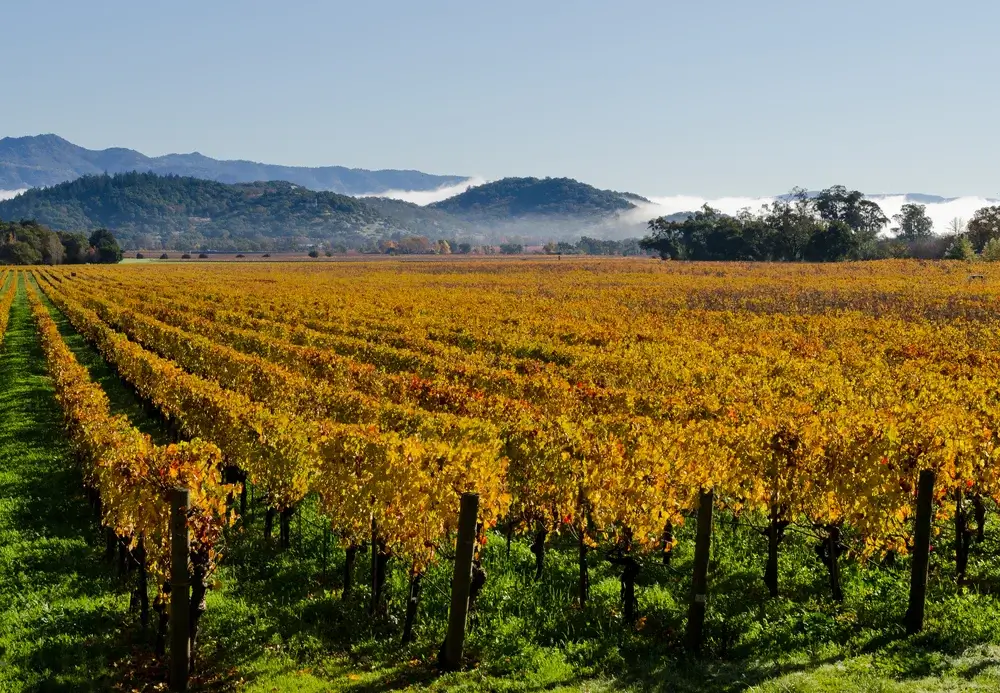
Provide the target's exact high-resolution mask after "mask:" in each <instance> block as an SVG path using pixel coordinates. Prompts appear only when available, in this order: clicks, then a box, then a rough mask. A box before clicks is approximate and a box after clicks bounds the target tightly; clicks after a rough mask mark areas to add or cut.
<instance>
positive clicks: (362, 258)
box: [122, 250, 654, 264]
mask: <svg viewBox="0 0 1000 693" xmlns="http://www.w3.org/2000/svg"><path fill="white" fill-rule="evenodd" d="M139 252H140V253H142V254H143V255H144V256H145V257H144V258H143V259H141V260H136V259H135V252H134V251H128V252H127V253H125V259H124V260H122V262H123V263H125V264H135V263H145V262H314V263H318V262H384V261H387V260H394V261H399V260H405V261H408V262H462V261H466V262H468V261H477V260H478V261H483V260H490V261H504V260H527V259H531V260H545V259H549V260H557V259H559V258H558V256H555V255H545V254H542V253H522V254H520V255H488V256H487V255H460V254H458V253H453V254H451V255H430V254H428V255H418V254H413V255H386V254H379V255H369V254H362V253H335V254H333V255H332V256H330V257H327V256H325V255H320V256H319V257H318V258H312V257H309V255H308V254H307V253H298V252H297V253H277V252H275V253H270V256H269V257H264V253H243V257H237V255H239V253H206V254H207V255H208V257H207V258H199V257H198V253H190V255H191V257H190V258H186V259H184V258H182V257H181V255H183V254H184V253H182V252H172V251H166V252H167V255H168V256H169V257H168V258H167V259H166V260H161V259H160V255H162V254H163V252H164V251H162V250H159V251H155V250H151V251H144V250H141V251H139ZM574 257H575V258H576V259H578V260H579V259H583V258H581V257H580V256H570V255H565V256H563V257H562V260H563V261H569V260H571V259H573V258H574ZM601 259H603V260H626V259H629V260H633V261H634V260H636V258H624V257H607V258H601ZM640 259H641V260H645V261H649V260H652V259H654V258H640Z"/></svg>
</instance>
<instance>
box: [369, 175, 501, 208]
mask: <svg viewBox="0 0 1000 693" xmlns="http://www.w3.org/2000/svg"><path fill="white" fill-rule="evenodd" d="M486 182H487V180H486V179H485V178H477V177H473V178H468V179H466V180H464V181H462V182H461V183H456V184H455V185H443V186H441V187H440V188H434V189H433V190H386V191H385V192H380V193H366V194H364V195H355V196H354V197H388V198H389V199H392V200H402V201H403V202H412V203H413V204H415V205H420V206H421V207H424V206H426V205H430V204H434V203H435V202H440V201H441V200H447V199H448V198H449V197H454V196H455V195H461V194H462V193H464V192H465V191H466V190H468V189H469V188H471V187H475V186H477V185H482V184H483V183H486Z"/></svg>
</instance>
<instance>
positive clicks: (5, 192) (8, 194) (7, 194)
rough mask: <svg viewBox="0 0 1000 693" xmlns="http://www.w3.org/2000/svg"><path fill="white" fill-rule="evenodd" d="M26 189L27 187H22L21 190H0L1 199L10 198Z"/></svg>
mask: <svg viewBox="0 0 1000 693" xmlns="http://www.w3.org/2000/svg"><path fill="white" fill-rule="evenodd" d="M26 190H27V188H21V189H20V190H0V200H9V199H11V198H14V197H17V196H18V195H20V194H21V193H23V192H24V191H26Z"/></svg>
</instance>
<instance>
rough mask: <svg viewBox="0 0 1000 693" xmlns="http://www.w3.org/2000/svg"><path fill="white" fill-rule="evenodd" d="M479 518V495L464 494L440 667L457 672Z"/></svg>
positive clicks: (467, 608)
mask: <svg viewBox="0 0 1000 693" xmlns="http://www.w3.org/2000/svg"><path fill="white" fill-rule="evenodd" d="M478 516H479V495H478V494H475V493H463V494H462V504H461V509H460V511H459V515H458V542H457V544H456V549H455V573H454V576H453V577H452V581H451V609H450V610H449V612H448V634H447V635H446V636H445V639H444V646H443V647H442V648H441V655H442V656H441V666H442V667H443V668H445V669H458V667H459V666H460V665H461V664H462V648H463V647H464V646H465V624H466V619H467V617H468V615H469V593H470V592H471V590H472V558H473V555H474V553H475V546H476V522H477V520H478Z"/></svg>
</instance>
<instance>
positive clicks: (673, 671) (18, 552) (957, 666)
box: [0, 297, 1000, 693]
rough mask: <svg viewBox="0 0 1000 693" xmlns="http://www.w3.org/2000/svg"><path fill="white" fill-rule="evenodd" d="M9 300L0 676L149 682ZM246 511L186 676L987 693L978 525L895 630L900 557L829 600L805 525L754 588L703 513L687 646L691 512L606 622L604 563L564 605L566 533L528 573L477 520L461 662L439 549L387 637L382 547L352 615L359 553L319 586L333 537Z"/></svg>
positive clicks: (991, 565) (316, 686) (282, 684)
mask: <svg viewBox="0 0 1000 693" xmlns="http://www.w3.org/2000/svg"><path fill="white" fill-rule="evenodd" d="M53 315H54V317H56V318H57V320H58V321H59V326H60V329H61V331H62V333H63V334H64V336H65V338H66V339H67V342H68V343H69V344H70V346H71V348H72V349H73V350H74V353H76V355H77V357H78V358H79V359H80V360H81V362H83V363H85V364H86V365H87V367H88V368H89V370H90V372H91V375H92V377H94V378H95V380H97V381H98V382H100V383H101V385H102V386H103V387H104V388H105V390H106V392H108V395H109V398H110V400H111V403H112V407H113V409H115V411H120V412H124V413H126V414H128V415H129V417H130V418H131V420H132V421H133V423H134V424H136V425H138V426H140V427H141V428H143V430H146V431H147V432H149V433H150V434H151V435H154V436H155V437H159V438H163V437H165V436H166V435H167V434H166V431H165V428H164V426H163V423H162V421H160V420H159V419H158V418H157V417H156V416H155V415H150V413H149V412H148V411H146V410H145V409H144V408H143V406H142V404H141V402H139V401H138V399H137V398H136V396H135V394H134V392H132V390H131V389H130V388H128V387H127V386H124V385H123V384H122V383H121V382H120V381H119V380H118V378H117V377H116V376H115V374H114V372H113V371H112V370H111V369H109V368H108V366H107V365H106V364H105V363H104V362H103V360H102V359H101V358H100V356H99V355H98V354H96V353H95V352H94V351H93V349H92V348H91V347H90V346H88V345H87V344H85V343H84V342H83V340H81V339H80V338H79V337H78V336H77V335H76V334H75V333H74V332H73V330H72V328H71V327H70V326H69V325H68V324H67V323H66V322H65V321H64V320H62V318H61V316H59V315H58V312H54V313H53ZM43 372H44V365H43V360H42V354H41V352H40V350H39V347H38V343H37V339H36V337H35V336H34V331H33V325H32V323H31V321H30V316H29V314H28V311H27V306H26V304H25V301H24V299H23V297H21V298H19V299H18V301H17V302H16V304H15V307H14V311H13V313H12V320H11V327H10V330H9V333H8V337H7V340H6V342H5V344H4V351H3V353H2V355H0V599H2V600H3V604H4V606H3V607H2V608H3V609H4V610H3V611H2V614H3V615H2V617H0V690H25V689H26V690H104V689H107V688H108V687H111V686H112V685H117V686H120V687H121V688H122V689H124V690H133V689H139V690H143V689H147V690H154V689H155V684H156V683H157V682H158V681H160V680H161V677H162V670H161V669H157V668H156V667H155V665H154V663H153V662H152V660H151V657H150V655H149V649H148V643H149V639H150V634H149V633H148V632H140V631H139V630H138V629H136V628H135V626H134V625H133V624H132V622H131V621H130V619H129V618H128V617H127V615H126V613H125V612H126V607H127V597H125V596H123V589H122V588H121V587H120V586H119V585H118V584H117V582H116V581H115V580H113V579H111V578H110V577H108V576H109V575H110V574H111V568H110V566H107V565H105V564H102V563H101V562H100V561H99V554H100V547H98V546H95V543H96V542H97V530H96V525H95V523H94V522H93V520H92V518H91V517H90V514H89V510H88V506H87V503H86V501H85V499H84V498H83V496H82V494H81V493H80V490H79V488H80V486H79V484H80V480H79V476H78V475H77V474H76V472H74V471H73V467H72V464H71V463H70V462H69V454H68V450H67V448H66V444H65V442H64V441H63V440H62V438H61V435H59V434H58V433H57V432H58V431H59V426H60V423H59V412H58V409H57V407H56V403H55V402H54V400H53V398H52V391H51V386H50V385H49V383H48V380H47V379H46V378H45V377H44V375H43ZM263 511H264V507H263V505H262V504H261V503H260V502H259V499H258V500H257V502H252V503H251V512H250V514H249V517H248V518H246V520H245V521H244V522H243V523H242V524H241V525H238V526H236V527H233V528H230V530H228V532H227V541H226V544H225V547H224V551H223V556H222V558H221V561H220V566H221V567H220V569H219V574H218V578H219V582H220V587H219V589H217V590H214V591H212V592H211V593H210V595H209V601H208V612H207V613H206V615H205V617H204V619H203V627H202V637H201V641H200V643H199V648H198V656H199V659H200V662H199V663H200V668H201V670H202V671H203V672H204V674H203V675H202V676H201V677H200V678H199V679H197V680H196V681H195V682H194V686H193V690H225V691H229V690H234V691H237V690H238V691H252V692H255V693H256V692H260V693H265V692H270V691H299V692H302V693H312V692H319V691H344V692H351V693H374V692H375V691H383V690H399V691H402V690H413V691H417V690H434V691H483V690H487V691H511V692H523V693H530V692H535V691H558V692H563V691H593V692H595V693H596V692H603V691H635V692H645V691H681V692H685V691H710V692H713V693H730V692H733V693H734V692H736V691H745V690H750V691H757V692H760V693H778V692H784V691H802V692H806V691H810V692H812V691H817V692H818V691H859V692H860V691H892V692H895V691H957V690H963V691H964V690H978V691H997V690H1000V605H998V602H997V599H996V597H995V596H994V593H996V592H997V591H1000V541H998V539H1000V522H998V521H997V519H996V517H997V516H996V514H995V512H994V513H993V514H991V516H990V520H991V523H992V524H991V525H990V526H989V531H988V532H987V538H986V541H985V542H984V543H983V544H982V545H976V546H975V547H974V553H973V557H972V562H971V565H970V573H971V574H972V575H973V576H975V577H978V578H980V581H979V582H978V583H977V584H978V585H979V587H978V590H979V591H978V592H977V591H970V592H968V593H964V594H962V593H959V591H958V590H957V589H956V588H955V586H954V581H953V578H952V571H953V566H952V561H951V555H950V551H949V549H948V547H949V546H950V541H951V539H950V536H949V532H950V531H951V530H950V529H949V527H947V526H942V528H941V529H942V533H941V535H940V536H938V537H937V538H936V539H935V544H936V550H935V552H934V553H933V554H932V562H931V571H930V595H929V600H928V608H927V618H926V628H925V631H924V633H922V634H920V635H918V636H913V637H907V636H906V635H905V633H904V632H903V629H902V628H901V626H900V623H901V620H902V616H903V612H904V609H905V606H906V598H907V589H908V563H907V562H906V561H905V560H901V561H899V562H898V564H897V565H896V566H894V567H881V566H878V565H874V564H860V563H858V562H857V561H856V560H845V561H844V562H843V573H844V576H843V579H844V590H845V601H844V602H843V603H842V604H835V603H833V602H832V601H831V600H830V598H829V587H828V584H827V576H826V572H825V570H824V568H823V566H822V565H821V564H820V563H819V561H818V560H817V558H816V555H815V553H814V551H813V546H814V544H815V539H814V538H813V537H810V536H808V535H807V533H804V532H801V531H797V532H789V534H788V537H787V540H786V542H785V544H784V545H783V547H782V556H781V571H780V573H781V574H780V580H781V589H782V596H781V597H780V598H777V599H768V598H766V591H765V589H764V586H763V583H762V580H761V571H762V568H763V557H764V553H765V540H764V538H763V537H762V536H761V535H760V534H759V532H757V531H756V530H755V529H754V528H753V527H751V526H747V525H746V524H736V523H734V522H733V520H732V518H731V517H729V516H727V515H726V514H725V513H720V514H719V520H718V522H717V524H716V527H715V533H714V537H713V552H712V572H711V596H710V601H709V610H708V622H707V624H706V642H705V648H704V654H703V656H702V657H701V658H700V659H696V658H693V657H691V656H689V655H687V654H685V652H684V648H683V647H682V635H683V631H684V624H685V611H686V601H687V595H688V591H689V588H690V574H691V564H692V553H693V549H692V543H693V542H692V537H691V527H690V526H688V527H684V528H681V529H680V530H679V531H678V538H679V544H678V547H677V550H676V553H675V556H674V560H673V564H672V565H671V566H669V567H664V566H662V565H660V564H659V561H658V560H657V559H656V557H647V558H645V559H644V561H643V571H642V573H641V575H640V579H639V589H638V593H639V600H640V605H639V610H640V615H641V616H642V626H641V628H639V629H633V628H630V627H628V626H627V625H626V624H624V623H623V622H622V618H621V616H620V605H619V582H618V577H617V572H618V569H617V568H615V567H614V566H612V565H611V564H610V563H609V562H608V561H607V560H606V556H605V555H604V553H603V551H594V552H592V553H591V556H590V567H591V576H592V594H591V601H590V603H589V605H588V607H587V609H585V610H580V609H579V608H575V607H574V606H573V603H574V596H575V589H576V576H577V564H576V553H575V546H574V545H573V542H572V539H571V538H570V537H565V536H564V537H556V538H554V539H553V542H552V547H551V549H550V551H549V553H548V558H547V563H546V569H545V574H544V576H543V578H542V580H541V581H540V582H538V583H536V582H535V581H534V579H533V572H534V570H533V569H534V556H533V555H532V554H531V553H530V551H529V549H528V545H527V542H526V541H524V540H520V541H515V542H514V544H513V546H512V550H511V553H510V556H509V557H508V555H507V551H506V546H505V542H504V540H503V538H502V537H501V536H499V535H495V536H492V537H491V539H490V542H489V544H488V546H487V548H486V550H485V553H484V565H485V567H486V570H487V572H488V574H489V579H488V581H487V585H486V588H485V590H484V591H483V593H482V595H481V596H480V598H479V600H478V602H477V605H476V609H475V611H474V613H473V615H472V617H471V619H470V631H469V637H468V643H467V655H468V666H467V668H465V669H464V670H463V671H460V672H455V673H450V674H441V673H440V672H438V671H437V670H436V668H435V666H434V661H435V658H436V654H437V649H438V647H439V645H440V642H441V639H442V637H443V634H444V630H445V623H446V617H447V608H448V585H449V579H450V575H449V569H450V563H449V562H448V561H447V560H446V559H443V560H441V561H440V562H439V563H438V564H437V565H435V566H434V567H433V568H432V569H431V570H430V572H429V573H428V575H427V576H426V579H425V588H424V596H423V601H422V603H421V608H420V615H419V618H418V625H417V640H416V642H415V643H413V644H410V645H407V646H405V647H404V646H402V645H400V644H399V636H400V630H401V627H402V624H401V621H402V616H403V610H404V608H405V595H406V567H405V566H404V565H401V564H400V563H399V562H398V561H393V562H392V563H391V564H390V566H391V573H390V579H389V586H388V592H389V603H388V610H387V614H386V615H385V616H384V617H381V618H377V619H371V618H369V616H368V615H367V612H366V603H367V598H368V595H369V588H368V586H367V580H368V575H367V573H368V570H367V560H366V557H364V556H359V560H358V570H357V574H356V591H355V593H354V596H353V597H352V598H350V599H348V600H342V599H341V591H342V571H343V561H344V552H343V551H342V550H341V549H340V548H338V547H337V546H336V545H335V542H334V541H333V540H332V539H331V537H330V536H329V535H328V534H327V533H325V532H324V531H323V529H322V528H321V525H320V520H319V517H318V515H317V513H316V510H315V507H314V505H313V504H312V503H311V502H306V503H305V505H304V506H303V507H302V509H301V512H300V515H299V516H298V517H297V518H296V519H294V520H293V524H292V537H293V547H292V548H291V549H290V550H287V551H284V552H282V551H279V550H278V549H277V548H276V547H275V546H274V545H273V544H272V543H270V542H268V541H265V540H264V538H263V536H262V534H263V531H262V524H263Z"/></svg>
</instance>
